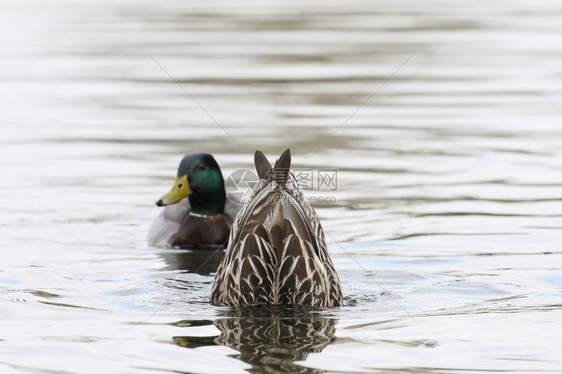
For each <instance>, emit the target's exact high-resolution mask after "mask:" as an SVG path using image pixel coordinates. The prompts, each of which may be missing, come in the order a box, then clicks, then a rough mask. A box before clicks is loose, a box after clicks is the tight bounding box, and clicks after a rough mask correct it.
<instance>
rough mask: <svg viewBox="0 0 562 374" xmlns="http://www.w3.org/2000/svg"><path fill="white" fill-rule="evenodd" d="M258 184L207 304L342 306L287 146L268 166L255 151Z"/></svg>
mask: <svg viewBox="0 0 562 374" xmlns="http://www.w3.org/2000/svg"><path fill="white" fill-rule="evenodd" d="M255 165H256V169H257V172H258V175H259V178H260V183H259V185H258V186H257V189H256V190H255V191H254V195H253V197H252V200H251V201H250V202H249V203H248V204H247V205H246V206H244V208H243V209H242V210H241V211H240V212H239V214H238V215H237V217H236V219H235V221H234V224H233V227H232V231H231V233H230V238H229V242H228V246H227V251H226V254H225V256H224V258H223V260H222V262H221V264H220V266H219V268H218V270H217V273H216V276H215V281H214V284H213V289H212V294H211V302H212V303H213V304H215V305H226V306H248V305H259V304H285V305H302V306H318V307H332V306H341V305H342V304H343V297H342V292H341V284H340V281H339V277H338V275H337V273H336V270H335V268H334V265H333V263H332V260H331V259H330V256H329V254H328V249H327V246H326V240H325V237H324V231H323V229H322V225H321V224H320V220H319V219H318V216H317V215H316V212H315V211H314V210H313V209H312V207H311V206H310V205H309V204H308V203H307V202H306V201H305V200H304V196H303V193H302V191H301V189H300V187H299V185H298V183H297V181H296V179H295V178H294V176H293V175H292V174H291V173H290V166H291V153H290V151H289V149H287V150H286V151H285V152H284V153H283V154H282V155H281V157H280V158H279V160H278V161H277V162H276V163H275V165H274V166H273V167H272V166H271V164H270V163H269V161H268V160H267V158H266V157H265V156H264V154H263V153H262V152H260V151H256V153H255Z"/></svg>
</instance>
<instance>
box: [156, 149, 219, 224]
mask: <svg viewBox="0 0 562 374" xmlns="http://www.w3.org/2000/svg"><path fill="white" fill-rule="evenodd" d="M186 197H188V198H189V203H190V205H191V211H192V212H193V213H197V214H203V215H216V214H222V213H223V211H224V203H225V201H226V194H225V190H224V179H223V177H222V173H221V169H220V167H219V165H218V164H217V162H216V161H215V159H214V158H213V156H211V155H209V154H206V153H191V154H188V155H186V156H184V158H183V159H182V160H181V162H180V166H179V167H178V175H177V177H176V180H175V181H174V186H173V187H172V190H171V191H170V192H168V193H167V194H166V195H164V196H163V197H162V198H161V199H160V200H158V201H157V202H156V205H158V206H163V205H170V204H175V203H177V202H180V201H181V200H182V199H184V198H186Z"/></svg>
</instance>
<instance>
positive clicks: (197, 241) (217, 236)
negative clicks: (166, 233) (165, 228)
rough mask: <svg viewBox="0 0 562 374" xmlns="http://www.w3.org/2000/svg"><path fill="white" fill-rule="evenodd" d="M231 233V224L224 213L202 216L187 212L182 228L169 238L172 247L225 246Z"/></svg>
mask: <svg viewBox="0 0 562 374" xmlns="http://www.w3.org/2000/svg"><path fill="white" fill-rule="evenodd" d="M229 234H230V224H229V222H228V221H227V219H226V217H225V216H224V215H216V216H201V215H194V214H192V213H190V214H187V215H186V216H185V217H184V219H183V220H182V221H181V224H180V229H179V231H178V232H176V233H175V234H174V235H172V237H171V238H170V240H169V244H170V245H171V246H172V247H179V248H188V249H189V248H194V247H198V248H202V247H205V246H220V247H224V246H225V245H226V243H227V241H228V235H229Z"/></svg>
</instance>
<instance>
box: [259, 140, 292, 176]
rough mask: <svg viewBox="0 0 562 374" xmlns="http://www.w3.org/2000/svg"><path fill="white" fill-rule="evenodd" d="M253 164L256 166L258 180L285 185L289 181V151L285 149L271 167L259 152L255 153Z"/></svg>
mask: <svg viewBox="0 0 562 374" xmlns="http://www.w3.org/2000/svg"><path fill="white" fill-rule="evenodd" d="M254 163H255V164H256V171H257V172H258V176H259V177H260V179H264V180H266V181H268V182H270V181H276V182H277V183H280V184H285V183H287V180H288V179H289V170H290V168H291V150H290V149H289V148H287V149H286V150H285V152H283V153H282V154H281V156H280V157H279V159H278V160H277V161H275V165H274V166H273V167H272V166H271V164H270V163H269V161H268V160H267V158H266V157H265V155H264V154H263V153H262V152H261V151H256V153H255V154H254Z"/></svg>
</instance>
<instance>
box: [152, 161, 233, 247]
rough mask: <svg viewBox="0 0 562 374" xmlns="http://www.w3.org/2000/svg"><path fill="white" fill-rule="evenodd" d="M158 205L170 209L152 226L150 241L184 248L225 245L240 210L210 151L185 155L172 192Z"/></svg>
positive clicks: (159, 201)
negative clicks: (229, 194) (228, 192)
mask: <svg viewBox="0 0 562 374" xmlns="http://www.w3.org/2000/svg"><path fill="white" fill-rule="evenodd" d="M156 205H158V206H166V208H165V209H164V211H163V212H162V213H161V214H160V216H159V217H158V218H157V219H156V220H155V221H154V222H153V223H152V226H151V227H150V230H149V233H148V242H149V244H151V245H157V246H164V245H168V246H172V247H181V248H215V247H221V246H224V245H225V244H226V242H227V240H228V235H229V233H230V226H231V224H232V221H233V217H234V216H235V215H236V213H237V212H238V210H239V209H240V208H239V206H238V205H237V204H236V203H234V202H233V201H232V200H230V199H227V198H226V193H225V187H224V179H223V177H222V173H221V170H220V167H219V165H218V164H217V162H216V161H215V159H214V158H213V156H211V155H209V154H206V153H191V154H188V155H186V156H184V158H183V159H182V160H181V162H180V165H179V167H178V173H177V177H176V179H175V181H174V185H173V187H172V189H171V191H170V192H168V193H167V194H166V195H164V196H163V197H162V198H161V199H160V200H158V201H157V202H156Z"/></svg>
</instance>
